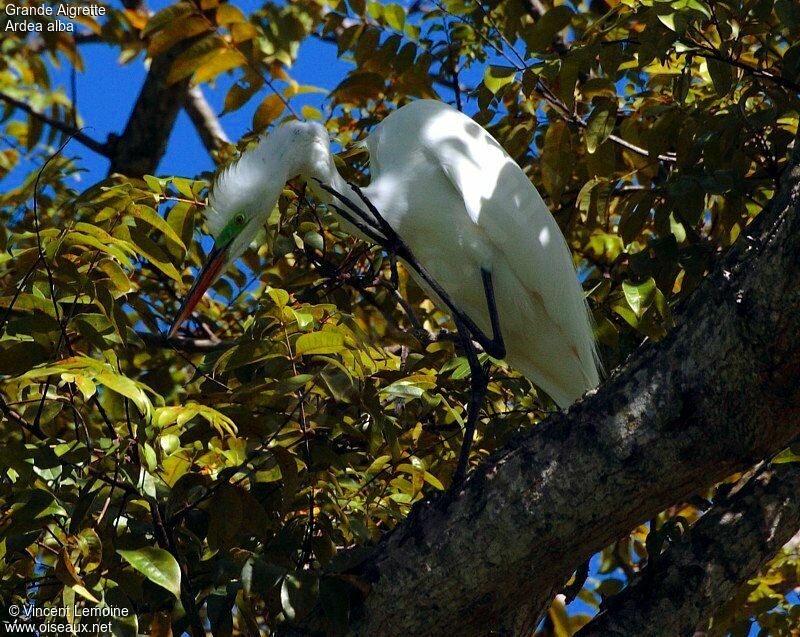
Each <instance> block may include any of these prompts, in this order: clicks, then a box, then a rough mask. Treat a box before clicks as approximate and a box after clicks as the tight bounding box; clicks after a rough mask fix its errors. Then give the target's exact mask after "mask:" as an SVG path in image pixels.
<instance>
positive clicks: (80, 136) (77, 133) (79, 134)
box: [0, 91, 111, 157]
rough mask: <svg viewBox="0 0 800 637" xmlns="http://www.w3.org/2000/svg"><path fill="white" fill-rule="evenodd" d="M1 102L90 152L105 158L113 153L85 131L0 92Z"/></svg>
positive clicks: (106, 145)
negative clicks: (59, 132) (24, 113)
mask: <svg viewBox="0 0 800 637" xmlns="http://www.w3.org/2000/svg"><path fill="white" fill-rule="evenodd" d="M0 100H3V101H4V102H6V103H7V104H11V105H12V106H13V107H14V108H18V109H19V110H21V111H24V112H26V113H28V115H30V116H31V117H35V118H36V119H38V120H40V121H42V122H44V123H45V124H47V125H48V126H51V127H52V128H55V129H56V130H59V131H61V132H62V133H65V134H67V135H69V136H70V138H74V139H75V140H77V141H79V142H80V143H81V144H83V145H84V146H86V148H88V149H89V150H92V151H94V152H95V153H97V154H98V155H102V156H103V157H110V156H111V152H110V150H109V148H108V144H103V143H100V142H98V141H97V140H95V139H92V138H91V137H89V136H88V135H87V134H86V133H84V132H83V129H80V128H76V127H75V126H72V125H71V124H67V123H66V122H62V121H61V120H58V119H55V118H53V117H50V116H49V115H46V114H45V113H40V112H39V111H37V110H36V109H35V108H33V107H31V106H28V105H27V104H26V103H25V102H22V101H20V100H18V99H16V98H14V97H11V96H10V95H8V94H7V93H4V92H3V91H0Z"/></svg>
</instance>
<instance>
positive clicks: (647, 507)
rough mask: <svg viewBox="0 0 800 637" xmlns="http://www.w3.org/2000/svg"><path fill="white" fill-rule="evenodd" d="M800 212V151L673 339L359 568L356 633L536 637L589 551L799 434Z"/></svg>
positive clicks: (645, 352) (421, 510) (417, 515)
mask: <svg viewBox="0 0 800 637" xmlns="http://www.w3.org/2000/svg"><path fill="white" fill-rule="evenodd" d="M795 145H796V146H800V145H798V144H795ZM799 201H800V168H798V153H797V152H795V156H794V157H793V159H792V161H791V162H790V165H789V167H788V168H787V170H786V171H785V174H784V179H783V185H782V187H781V189H780V191H779V193H778V194H777V195H776V197H775V198H774V200H773V202H772V203H771V205H770V206H769V207H768V209H766V210H765V211H764V212H762V213H761V215H759V217H758V218H757V219H756V220H755V221H754V222H753V223H752V224H751V225H750V226H749V227H748V228H746V229H745V230H744V231H743V232H742V235H741V237H740V239H739V240H738V241H737V243H736V244H735V245H734V246H733V247H732V249H731V250H730V251H729V253H728V254H727V255H726V256H725V257H724V258H722V259H721V260H720V262H719V264H718V266H717V267H716V268H715V269H714V271H713V272H712V273H711V274H710V275H709V276H708V277H707V279H706V280H705V281H704V282H703V283H702V284H701V285H700V286H699V288H698V289H697V290H696V291H695V292H694V294H692V295H691V297H690V298H689V299H688V301H687V302H686V303H685V304H684V306H683V308H682V309H681V311H679V312H678V313H677V316H676V318H677V322H678V326H677V327H676V328H675V329H674V330H673V331H672V332H671V333H670V334H669V335H668V336H667V337H666V338H665V339H663V340H662V341H660V342H658V343H652V342H650V343H646V344H645V345H643V346H642V347H641V348H640V349H639V350H638V351H637V352H636V353H635V354H634V355H633V356H632V357H631V358H630V360H629V361H628V362H627V363H626V364H625V365H624V366H622V367H621V368H620V369H619V370H618V371H616V372H615V373H614V374H612V375H611V377H610V378H609V379H608V380H607V381H606V382H604V383H603V385H602V386H601V387H600V388H599V389H598V390H596V391H594V392H590V393H589V394H588V395H587V396H586V397H585V398H584V399H583V400H582V401H580V402H578V403H577V404H575V405H573V406H572V407H571V408H570V409H569V411H568V412H566V413H559V414H555V415H554V416H552V417H550V418H548V419H547V420H546V421H545V422H542V423H540V424H539V425H538V426H537V427H535V428H534V429H533V430H531V431H530V432H527V433H525V434H524V435H520V436H519V437H517V438H515V439H514V440H513V441H511V442H510V443H509V444H508V445H507V446H506V447H505V448H503V449H501V450H499V451H498V452H496V453H495V454H493V455H492V457H491V458H490V459H488V460H487V461H486V462H484V463H483V464H481V465H480V466H479V467H478V468H477V469H476V470H475V471H474V472H473V473H472V474H471V475H470V476H469V477H468V479H467V480H466V482H465V483H464V484H463V486H462V488H461V489H460V490H459V491H458V492H457V493H455V494H439V496H438V497H436V498H433V499H432V500H431V501H428V502H426V503H421V504H420V505H418V506H415V508H414V509H413V510H412V512H411V515H410V516H409V517H408V519H407V520H406V521H405V522H404V523H402V524H401V525H400V526H399V527H398V528H397V529H395V530H394V531H393V532H392V533H390V534H387V536H386V537H384V538H383V539H382V540H381V541H380V543H379V544H378V545H377V546H376V547H375V549H374V551H373V552H372V554H371V555H370V557H369V558H367V559H366V561H364V562H362V563H361V564H360V565H359V566H358V567H356V568H355V569H354V571H353V572H354V573H356V574H358V575H359V576H360V577H361V579H362V580H363V581H364V582H366V583H367V584H368V593H367V594H366V596H365V597H364V598H363V599H361V600H359V601H358V602H357V603H356V604H355V608H353V609H352V613H351V617H352V622H351V626H350V628H351V631H352V634H354V635H363V636H368V635H381V636H382V637H392V636H395V635H397V636H400V635H415V636H424V635H443V634H458V635H460V636H470V635H487V634H504V635H512V634H513V635H530V633H531V631H532V630H533V628H534V627H535V626H536V624H537V622H538V619H539V617H540V616H541V614H542V613H543V612H544V611H545V609H546V608H547V605H548V604H549V602H550V600H551V598H552V596H553V594H554V593H556V592H557V591H559V590H560V589H561V588H562V587H563V585H564V583H565V581H566V580H567V579H568V577H569V576H570V574H571V573H572V571H573V570H574V569H575V568H576V567H577V566H578V565H579V564H581V563H582V562H583V561H585V560H586V559H587V558H588V557H589V556H590V555H592V554H593V553H595V552H596V551H598V550H599V549H601V548H603V547H604V546H607V545H608V544H610V543H611V542H613V541H614V540H616V539H618V538H619V537H621V536H623V535H625V534H627V533H628V532H629V531H630V530H631V529H632V528H634V527H635V526H637V525H638V524H640V523H642V522H644V521H645V520H647V519H649V518H651V517H653V516H655V515H656V514H657V513H658V512H660V511H662V510H663V509H665V508H666V507H668V506H669V505H671V504H673V503H676V502H680V501H682V500H684V499H686V498H687V497H689V496H691V495H692V494H694V493H696V492H698V491H700V490H702V489H705V488H708V487H709V486H711V485H713V484H714V483H715V482H717V481H719V480H720V479H722V478H724V477H726V476H728V475H730V474H731V473H733V472H735V471H737V470H742V469H744V468H747V467H749V466H751V465H752V464H754V463H755V462H756V461H758V460H759V459H761V458H764V457H766V456H768V455H769V454H771V453H773V452H775V451H776V450H779V449H781V448H783V447H784V446H785V445H786V444H787V442H788V441H789V440H790V439H791V438H793V437H794V436H796V435H797V433H798V430H800V383H797V378H798V375H800V286H798V285H797V281H798V280H799V279H800V204H799V203H798V202H799ZM303 632H304V634H308V633H309V628H308V627H307V626H306V627H304V628H303Z"/></svg>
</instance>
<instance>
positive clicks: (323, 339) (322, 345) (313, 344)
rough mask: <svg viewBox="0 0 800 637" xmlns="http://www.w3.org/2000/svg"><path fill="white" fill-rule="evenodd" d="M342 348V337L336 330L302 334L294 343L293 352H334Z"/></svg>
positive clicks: (298, 353) (301, 353)
mask: <svg viewBox="0 0 800 637" xmlns="http://www.w3.org/2000/svg"><path fill="white" fill-rule="evenodd" d="M343 349H344V337H343V336H342V335H341V334H337V333H336V332H312V333H311V334H303V335H301V336H300V338H298V339H297V342H296V343H295V354H297V355H298V356H302V355H304V354H335V353H336V352H341V351H342V350H343Z"/></svg>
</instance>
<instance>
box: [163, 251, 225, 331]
mask: <svg viewBox="0 0 800 637" xmlns="http://www.w3.org/2000/svg"><path fill="white" fill-rule="evenodd" d="M229 247H230V242H228V243H226V244H225V245H223V246H222V247H219V248H218V247H216V246H215V247H214V249H213V250H212V251H211V253H210V254H209V255H208V259H207V260H206V263H205V265H204V266H203V268H202V269H201V270H200V272H199V274H198V275H197V278H196V279H195V280H194V284H193V285H192V289H191V290H189V294H188V295H187V296H186V298H185V299H184V301H183V305H181V309H180V311H179V312H178V315H177V316H176V317H175V320H174V321H173V322H172V326H171V327H170V328H169V334H167V338H172V337H173V336H175V334H176V332H177V331H178V328H179V327H180V326H181V325H182V324H183V322H184V321H185V320H186V319H187V318H189V316H190V315H191V313H192V311H193V310H194V308H195V306H196V305H197V304H198V303H199V301H200V299H202V298H203V295H204V294H205V293H206V290H207V289H208V288H209V287H211V284H212V283H214V281H216V280H217V277H218V276H219V275H220V273H221V270H222V268H223V267H224V265H225V263H226V262H227V256H228V248H229Z"/></svg>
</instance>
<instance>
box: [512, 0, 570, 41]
mask: <svg viewBox="0 0 800 637" xmlns="http://www.w3.org/2000/svg"><path fill="white" fill-rule="evenodd" d="M573 15H574V14H573V12H572V9H570V8H569V7H568V6H566V5H563V4H562V5H559V6H557V7H553V8H552V9H550V10H549V11H548V12H547V13H545V14H544V15H543V16H542V17H541V18H539V19H538V20H537V21H536V24H534V25H533V27H532V28H531V29H529V30H527V33H526V35H525V36H524V37H525V43H526V44H527V45H528V50H529V51H536V52H540V51H545V50H547V48H548V47H550V45H551V44H552V43H553V39H554V38H555V36H556V34H557V33H558V32H559V31H561V30H562V29H564V28H566V26H567V25H568V24H569V23H570V21H571V20H572V16H573Z"/></svg>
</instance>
